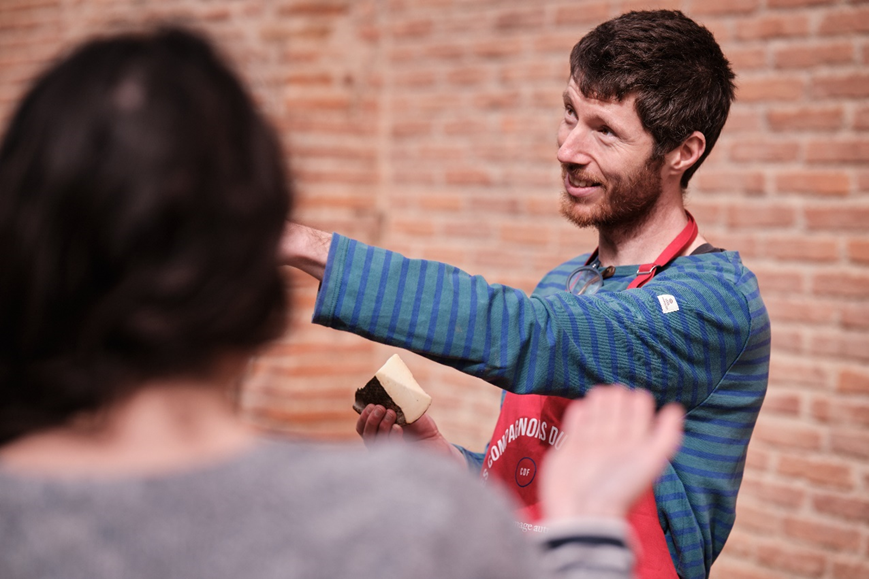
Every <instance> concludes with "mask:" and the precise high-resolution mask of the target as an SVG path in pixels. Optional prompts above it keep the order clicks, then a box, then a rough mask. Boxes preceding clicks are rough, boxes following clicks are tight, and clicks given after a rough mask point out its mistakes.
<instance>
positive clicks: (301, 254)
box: [280, 223, 332, 280]
mask: <svg viewBox="0 0 869 579" xmlns="http://www.w3.org/2000/svg"><path fill="white" fill-rule="evenodd" d="M331 244H332V234H331V233H326V232H325V231H320V230H318V229H314V228H312V227H307V226H305V225H300V224H298V223H287V226H286V228H285V230H284V235H283V239H282V240H281V248H280V261H281V264H282V265H289V266H291V267H295V268H297V269H300V270H302V271H304V272H305V273H308V274H310V275H311V276H313V277H315V278H317V279H319V280H322V279H323V275H324V273H325V271H326V261H327V260H328V258H329V247H330V246H331Z"/></svg>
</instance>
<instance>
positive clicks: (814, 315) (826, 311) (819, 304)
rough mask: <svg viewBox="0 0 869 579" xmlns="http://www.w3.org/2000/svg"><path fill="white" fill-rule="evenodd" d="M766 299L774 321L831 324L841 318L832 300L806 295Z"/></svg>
mask: <svg viewBox="0 0 869 579" xmlns="http://www.w3.org/2000/svg"><path fill="white" fill-rule="evenodd" d="M764 301H765V302H766V307H767V309H768V310H769V313H770V317H771V318H772V319H773V321H774V322H800V323H805V324H816V325H829V324H832V323H835V322H836V321H837V320H838V319H839V318H838V313H839V310H838V308H837V307H836V304H834V303H832V301H829V302H823V301H820V300H818V299H817V298H806V297H774V298H770V299H765V300H764ZM793 378H799V376H794V377H793Z"/></svg>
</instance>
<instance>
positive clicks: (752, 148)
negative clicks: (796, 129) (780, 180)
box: [730, 140, 800, 163]
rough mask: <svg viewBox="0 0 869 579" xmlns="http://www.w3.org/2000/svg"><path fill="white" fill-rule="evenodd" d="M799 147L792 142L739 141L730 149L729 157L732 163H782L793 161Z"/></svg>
mask: <svg viewBox="0 0 869 579" xmlns="http://www.w3.org/2000/svg"><path fill="white" fill-rule="evenodd" d="M799 150H800V147H799V145H798V144H797V143H793V142H776V141H770V140H740V141H738V142H736V143H733V144H732V145H731V147H730V157H731V159H733V160H734V161H748V162H752V163H756V162H764V161H766V162H772V163H775V162H784V161H794V160H796V158H797V154H798V153H799Z"/></svg>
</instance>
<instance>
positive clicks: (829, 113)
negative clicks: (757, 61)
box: [767, 106, 869, 131]
mask: <svg viewBox="0 0 869 579" xmlns="http://www.w3.org/2000/svg"><path fill="white" fill-rule="evenodd" d="M843 119H844V112H843V109H842V107H840V106H834V107H806V108H796V109H779V108H778V107H777V108H776V109H774V110H771V111H769V112H768V113H767V122H768V123H769V126H770V128H771V129H772V130H773V131H832V130H836V129H839V128H841V127H842V121H843ZM867 126H869V114H867Z"/></svg>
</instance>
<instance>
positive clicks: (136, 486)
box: [0, 441, 631, 579]
mask: <svg viewBox="0 0 869 579" xmlns="http://www.w3.org/2000/svg"><path fill="white" fill-rule="evenodd" d="M594 531H595V532H593V533H591V534H593V535H597V536H598V537H597V538H591V539H590V538H589V537H588V535H589V533H588V532H587V530H586V531H582V532H580V533H577V532H575V531H569V532H567V533H562V535H559V536H555V537H552V536H550V537H547V539H553V540H554V541H555V542H554V543H552V544H558V545H560V546H558V547H556V548H541V547H540V541H539V539H538V540H534V541H532V540H529V538H528V537H526V536H523V534H522V532H521V531H520V530H519V528H518V527H517V525H516V524H515V523H513V521H512V517H511V513H510V509H509V507H508V505H507V504H506V502H504V499H503V498H502V497H493V490H492V489H491V488H483V487H482V486H481V485H479V484H477V483H476V482H475V481H473V480H471V479H469V478H468V477H467V475H466V474H465V473H464V472H461V469H456V468H453V467H451V466H450V465H446V464H444V463H443V462H442V461H441V460H439V459H436V458H435V457H432V456H428V455H426V456H417V455H416V454H413V453H411V452H408V451H406V450H403V449H401V448H392V447H384V448H382V449H380V450H376V451H369V452H364V451H359V450H356V449H347V448H334V447H322V446H312V445H297V444H285V443H277V442H265V441H264V442H262V443H259V444H258V446H256V447H255V448H254V449H253V450H251V451H248V452H246V453H244V454H242V455H239V456H236V457H234V458H233V459H231V460H228V461H224V462H222V463H220V464H215V465H211V466H209V467H207V468H199V469H195V470H194V469H191V470H188V471H186V472H183V473H179V474H174V475H171V476H159V477H150V478H147V477H140V478H123V479H114V480H110V479H105V478H103V479H93V480H84V479H73V480H62V479H58V478H41V477H31V476H22V475H18V474H16V473H13V472H10V471H9V470H7V469H4V468H2V465H0V577H2V578H3V579H24V578H36V577H38V578H43V579H50V578H64V579H101V578H106V579H107V578H113V579H114V578H118V579H120V578H123V579H157V578H159V579H169V578H185V579H194V578H203V579H205V578H207V579H224V578H225V579H266V578H281V579H302V578H306V579H307V578H311V579H313V578H317V579H338V578H345V577H347V578H350V577H352V578H362V579H366V578H378V579H399V578H402V579H403V578H414V579H429V578H432V579H433V578H445V579H463V578H472V577H473V578H481V579H485V578H491V579H512V578H517V579H519V578H522V579H538V578H543V577H549V576H553V577H554V576H558V577H586V576H587V577H612V578H624V577H628V576H629V575H628V573H627V571H628V569H629V568H630V564H631V555H630V552H629V551H628V550H627V549H625V548H624V547H623V546H619V545H618V543H619V541H622V540H623V539H624V537H623V536H622V535H621V534H620V532H618V531H615V532H611V531H608V532H603V531H601V529H596V530H594ZM597 531H601V532H597ZM533 535H537V533H533ZM574 535H579V537H578V540H572V539H573V537H574ZM565 537H567V538H569V539H571V540H568V541H567V542H566V543H564V544H562V542H561V541H560V540H559V539H561V538H565ZM600 537H604V539H605V540H603V541H601V540H598V539H599V538H600Z"/></svg>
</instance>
